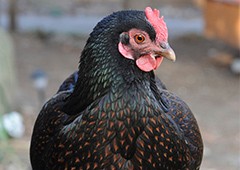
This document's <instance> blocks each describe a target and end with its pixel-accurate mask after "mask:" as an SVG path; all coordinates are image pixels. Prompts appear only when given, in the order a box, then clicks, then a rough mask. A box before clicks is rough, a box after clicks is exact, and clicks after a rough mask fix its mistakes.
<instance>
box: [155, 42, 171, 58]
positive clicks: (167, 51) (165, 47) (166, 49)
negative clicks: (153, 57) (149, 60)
mask: <svg viewBox="0 0 240 170" xmlns="http://www.w3.org/2000/svg"><path fill="white" fill-rule="evenodd" d="M160 47H161V50H159V51H155V53H156V54H157V55H160V56H162V57H165V58H167V59H169V60H171V61H176V55H175V52H174V51H173V49H172V48H171V47H170V45H169V44H168V43H164V44H161V45H160Z"/></svg>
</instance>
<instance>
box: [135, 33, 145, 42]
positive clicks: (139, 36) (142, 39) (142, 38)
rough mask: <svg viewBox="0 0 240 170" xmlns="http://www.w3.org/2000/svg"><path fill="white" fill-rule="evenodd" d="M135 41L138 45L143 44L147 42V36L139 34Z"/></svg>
mask: <svg viewBox="0 0 240 170" xmlns="http://www.w3.org/2000/svg"><path fill="white" fill-rule="evenodd" d="M134 40H135V42H136V43H138V44H140V43H143V42H144V41H145V36H144V35H142V34H137V35H135V36H134Z"/></svg>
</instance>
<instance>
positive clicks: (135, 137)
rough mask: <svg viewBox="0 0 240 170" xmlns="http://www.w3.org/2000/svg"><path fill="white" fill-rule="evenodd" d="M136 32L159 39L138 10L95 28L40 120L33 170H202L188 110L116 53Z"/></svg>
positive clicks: (115, 16)
mask: <svg viewBox="0 0 240 170" xmlns="http://www.w3.org/2000/svg"><path fill="white" fill-rule="evenodd" d="M120 21H121V22H120ZM131 28H139V29H142V30H144V31H146V32H148V33H149V35H150V37H152V39H154V38H155V36H156V35H155V34H156V33H155V32H154V29H153V27H152V26H151V25H149V22H147V21H146V17H145V16H144V13H143V12H141V11H122V12H117V13H114V14H112V15H110V16H108V17H106V18H105V19H103V20H102V21H101V22H100V23H99V24H98V25H97V26H96V27H95V28H94V30H93V32H92V33H91V35H90V38H89V39H88V41H87V43H86V46H85V48H84V50H83V52H82V55H81V59H80V64H79V71H78V72H75V73H73V74H72V75H71V76H70V77H69V78H68V79H66V80H65V81H64V82H63V84H62V85H61V86H60V88H59V90H58V92H57V93H56V95H55V96H53V97H52V98H51V99H50V100H49V101H48V102H47V103H46V104H45V105H44V106H43V108H42V110H41V111H40V114H39V116H38V118H37V120H36V123H35V126H34V130H33V135H32V141H31V148H30V155H31V164H32V167H33V170H40V169H41V170H44V169H46V170H47V169H54V170H55V169H86V170H87V169H89V170H90V169H91V170H92V169H136V170H138V169H139V170H141V169H174V170H177V169H189V170H190V169H199V166H200V163H201V159H202V151H203V145H202V139H201V135H200V132H199V128H198V125H197V123H196V120H195V118H194V116H193V114H192V112H191V110H190V109H189V108H188V106H187V105H186V104H185V103H184V102H183V101H182V100H181V99H180V98H178V97H177V96H176V95H174V94H173V93H170V92H169V91H168V90H167V89H166V87H165V85H163V83H162V82H161V81H160V80H159V79H158V78H155V76H154V73H153V72H143V71H141V70H140V69H138V68H137V67H136V65H135V63H134V61H132V60H128V59H126V58H124V57H121V54H120V53H119V52H118V50H117V42H118V41H119V35H120V33H121V32H123V31H127V30H128V29H131ZM109 32H110V33H111V34H109ZM116 37H118V38H116ZM110 47H111V48H110Z"/></svg>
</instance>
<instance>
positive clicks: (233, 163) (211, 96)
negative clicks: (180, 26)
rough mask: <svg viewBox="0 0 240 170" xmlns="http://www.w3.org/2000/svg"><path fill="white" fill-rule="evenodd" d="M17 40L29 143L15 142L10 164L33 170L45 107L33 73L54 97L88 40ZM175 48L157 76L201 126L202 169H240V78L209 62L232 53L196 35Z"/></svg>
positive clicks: (20, 104) (21, 107) (175, 42)
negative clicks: (36, 132)
mask: <svg viewBox="0 0 240 170" xmlns="http://www.w3.org/2000/svg"><path fill="white" fill-rule="evenodd" d="M41 37H42V36H41ZM13 40H14V45H15V48H16V51H15V54H16V57H15V66H16V73H17V82H18V83H17V90H16V95H17V97H16V104H15V105H16V109H17V110H18V111H19V112H21V113H23V115H24V118H25V119H24V120H25V126H26V133H25V136H24V138H22V139H20V140H11V141H10V144H11V147H13V151H12V152H11V155H14V159H12V158H10V159H11V161H7V162H8V164H9V165H10V164H12V167H10V169H11V168H12V169H16V167H18V169H24V170H25V169H30V165H29V154H28V152H29V151H28V150H29V141H30V136H31V132H32V126H33V123H34V121H35V119H36V116H37V114H38V112H39V110H40V107H41V105H42V103H39V100H38V96H37V92H36V90H35V89H34V87H33V84H32V80H31V79H30V76H31V73H32V72H33V71H34V70H36V69H39V68H41V69H43V70H44V71H45V72H46V73H47V75H48V80H49V85H48V87H47V90H46V96H47V98H49V97H51V96H52V95H53V94H54V93H55V92H56V90H57V89H58V87H59V85H60V83H61V82H62V81H63V80H64V79H65V78H66V77H67V76H68V75H69V74H71V73H72V72H73V71H75V70H76V69H77V66H78V61H79V56H80V52H81V50H82V48H83V46H84V44H85V41H86V38H84V37H83V38H81V37H78V38H76V37H66V36H62V35H57V36H54V37H50V38H43V39H39V36H38V37H37V36H36V34H34V35H33V34H14V35H13ZM170 44H171V46H172V48H173V49H174V50H175V52H176V55H177V61H176V62H175V63H172V62H170V61H164V62H163V64H162V65H161V67H160V68H159V70H157V71H156V74H157V75H158V76H159V77H160V78H161V79H162V80H163V82H165V84H166V85H167V87H168V89H169V90H171V91H173V92H175V93H177V94H178V95H179V96H180V97H181V98H182V99H184V100H185V101H186V102H187V103H188V105H189V106H190V108H191V109H192V111H193V113H194V114H195V116H196V118H197V120H198V123H199V126H200V129H201V132H202V137H203V141H204V146H205V151H204V158H203V163H202V168H201V169H202V170H226V169H228V170H237V169H239V168H240V145H239V143H240V117H239V116H240V115H239V96H240V94H239V77H238V76H236V75H234V74H232V73H231V72H230V70H229V69H228V68H226V67H220V66H217V65H215V64H214V63H213V62H212V60H211V59H210V57H209V56H210V54H212V51H215V52H216V51H217V52H219V53H222V52H229V53H231V52H232V49H231V48H229V47H227V46H226V45H224V44H223V43H221V42H218V41H209V40H206V39H205V38H203V37H201V36H197V35H184V36H182V37H179V38H176V39H171V40H170ZM8 154H9V153H8ZM8 154H7V155H8ZM10 157H11V156H10ZM14 160H16V161H14ZM17 163H19V164H20V165H17ZM14 167H15V168H14ZM0 169H1V167H0ZM8 169H9V168H8Z"/></svg>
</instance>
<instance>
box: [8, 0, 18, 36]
mask: <svg viewBox="0 0 240 170" xmlns="http://www.w3.org/2000/svg"><path fill="white" fill-rule="evenodd" d="M8 16H9V26H8V28H9V31H11V32H15V31H16V29H17V22H16V16H17V0H9V7H8Z"/></svg>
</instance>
